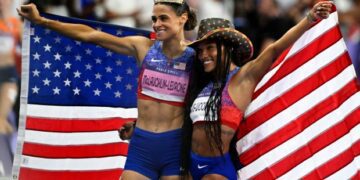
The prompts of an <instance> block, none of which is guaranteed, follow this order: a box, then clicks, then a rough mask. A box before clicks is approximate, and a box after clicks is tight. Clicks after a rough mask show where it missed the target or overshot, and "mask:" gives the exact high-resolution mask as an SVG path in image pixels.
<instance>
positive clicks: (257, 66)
mask: <svg viewBox="0 0 360 180" xmlns="http://www.w3.org/2000/svg"><path fill="white" fill-rule="evenodd" d="M332 5H333V4H332V3H331V2H330V1H322V2H319V3H317V4H316V5H314V7H313V8H312V9H311V11H310V12H309V13H308V16H307V17H305V18H303V19H302V20H301V21H300V22H299V23H298V24H296V25H295V26H294V27H292V28H291V29H290V30H289V31H288V32H286V33H285V34H284V35H283V36H282V37H281V38H280V39H279V40H277V41H275V42H274V43H272V44H271V45H269V46H268V47H267V48H265V50H264V51H263V52H262V53H261V54H260V55H259V56H258V57H257V58H256V59H255V60H254V61H251V62H249V63H248V64H246V67H244V68H246V72H247V73H246V74H247V77H248V78H250V80H251V81H252V82H254V83H255V84H256V83H258V82H259V81H260V80H261V78H262V77H263V76H264V75H265V73H266V72H267V71H268V69H269V68H270V67H271V65H272V63H273V61H274V60H275V59H276V57H278V56H279V55H280V53H281V52H283V51H284V50H285V49H286V48H288V47H289V46H290V45H291V44H293V43H294V42H295V41H296V40H297V39H298V38H300V36H302V34H303V33H304V32H305V31H306V30H308V29H309V28H310V27H311V25H312V24H313V23H314V22H315V21H316V20H318V19H326V18H328V16H329V13H330V12H331V7H332Z"/></svg>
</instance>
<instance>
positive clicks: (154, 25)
mask: <svg viewBox="0 0 360 180" xmlns="http://www.w3.org/2000/svg"><path fill="white" fill-rule="evenodd" d="M160 26H161V21H159V20H155V21H154V22H153V27H154V28H156V27H160Z"/></svg>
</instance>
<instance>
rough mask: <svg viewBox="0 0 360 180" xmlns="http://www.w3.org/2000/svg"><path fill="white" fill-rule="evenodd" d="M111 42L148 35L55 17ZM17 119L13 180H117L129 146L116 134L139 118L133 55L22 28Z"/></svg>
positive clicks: (31, 26)
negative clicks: (85, 27)
mask: <svg viewBox="0 0 360 180" xmlns="http://www.w3.org/2000/svg"><path fill="white" fill-rule="evenodd" d="M46 17H47V18H50V19H54V20H59V21H62V22H71V23H81V24H87V25H89V26H91V27H93V28H95V29H97V30H100V31H103V32H107V33H110V34H113V35H115V36H128V35H140V36H146V37H150V32H147V31H142V30H138V29H133V28H127V27H120V26H113V25H109V24H103V23H98V22H91V21H85V20H80V19H71V18H65V17H59V16H54V15H46ZM22 54H23V74H22V92H21V112H20V115H21V118H20V128H19V138H18V149H17V155H16V157H15V161H14V168H13V169H14V170H13V178H14V179H37V180H41V179H118V178H119V177H120V174H121V172H122V170H123V167H124V164H125V159H126V154H127V148H128V142H127V141H122V140H120V138H119V136H118V133H117V129H119V127H121V125H122V124H123V123H124V122H127V121H131V120H134V119H135V118H136V117H137V109H136V106H137V101H136V89H137V78H138V73H139V69H138V67H137V65H136V61H135V59H134V58H133V57H128V56H125V55H120V54H116V53H114V52H112V51H110V50H107V49H104V48H101V47H99V46H96V45H94V44H88V43H84V42H79V41H75V40H73V39H69V38H67V37H64V36H62V35H60V34H58V33H56V32H54V31H51V30H49V29H46V28H43V27H41V26H37V25H34V24H30V23H29V22H26V23H25V28H24V38H23V53H22Z"/></svg>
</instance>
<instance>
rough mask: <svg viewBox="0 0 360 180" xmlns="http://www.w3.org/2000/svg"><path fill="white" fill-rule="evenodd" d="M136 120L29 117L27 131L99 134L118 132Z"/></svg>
mask: <svg viewBox="0 0 360 180" xmlns="http://www.w3.org/2000/svg"><path fill="white" fill-rule="evenodd" d="M134 120H135V119H122V118H109V119H101V120H92V119H81V120H79V119H71V120H69V119H46V118H36V117H27V118H26V129H29V130H37V131H52V132H99V131H110V130H118V129H119V128H120V127H121V126H122V125H123V124H124V123H126V122H128V121H134Z"/></svg>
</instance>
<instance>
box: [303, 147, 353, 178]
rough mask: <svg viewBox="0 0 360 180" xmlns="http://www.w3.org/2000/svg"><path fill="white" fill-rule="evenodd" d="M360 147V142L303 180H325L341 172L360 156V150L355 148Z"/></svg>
mask: <svg viewBox="0 0 360 180" xmlns="http://www.w3.org/2000/svg"><path fill="white" fill-rule="evenodd" d="M359 146H360V140H359V141H357V142H356V143H355V144H353V145H352V146H351V148H349V149H347V150H346V151H345V152H343V153H341V154H339V155H338V156H336V157H335V158H333V159H331V160H330V161H329V162H326V163H325V164H324V165H322V166H320V167H319V168H316V169H315V170H314V171H312V172H311V173H309V174H307V175H306V176H304V177H303V178H302V179H325V178H326V177H328V176H330V175H332V174H333V173H335V172H336V171H339V170H340V169H342V168H343V167H345V166H346V165H348V164H349V163H351V162H352V161H353V160H354V156H360V149H359V148H355V147H359Z"/></svg>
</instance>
